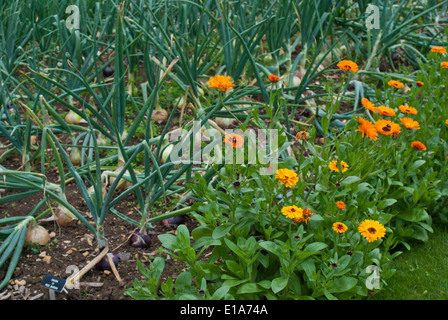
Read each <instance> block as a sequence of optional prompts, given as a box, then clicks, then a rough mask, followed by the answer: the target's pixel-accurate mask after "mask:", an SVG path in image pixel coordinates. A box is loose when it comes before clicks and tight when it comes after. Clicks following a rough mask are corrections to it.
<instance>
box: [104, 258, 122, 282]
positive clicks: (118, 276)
mask: <svg viewBox="0 0 448 320" xmlns="http://www.w3.org/2000/svg"><path fill="white" fill-rule="evenodd" d="M107 260H109V264H110V266H111V268H112V272H113V273H114V275H115V278H117V280H118V283H119V284H120V286H123V285H124V282H123V280H121V277H120V275H119V274H118V271H117V268H116V267H115V263H114V261H113V260H112V254H111V253H108V254H107Z"/></svg>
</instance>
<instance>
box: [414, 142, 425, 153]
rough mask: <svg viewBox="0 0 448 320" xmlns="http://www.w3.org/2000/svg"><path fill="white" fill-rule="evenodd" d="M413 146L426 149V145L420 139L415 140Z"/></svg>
mask: <svg viewBox="0 0 448 320" xmlns="http://www.w3.org/2000/svg"><path fill="white" fill-rule="evenodd" d="M411 147H412V148H414V149H417V150H423V151H425V150H426V147H425V145H424V144H423V143H421V142H420V141H414V142H412V143H411Z"/></svg>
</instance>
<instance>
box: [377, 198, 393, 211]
mask: <svg viewBox="0 0 448 320" xmlns="http://www.w3.org/2000/svg"><path fill="white" fill-rule="evenodd" d="M395 202H397V200H396V199H384V200H381V201H380V202H379V203H378V206H377V207H378V209H379V210H382V209H384V208H386V207H389V206H391V205H393V204H394V203H395Z"/></svg>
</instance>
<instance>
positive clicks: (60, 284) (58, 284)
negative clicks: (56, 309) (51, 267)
mask: <svg viewBox="0 0 448 320" xmlns="http://www.w3.org/2000/svg"><path fill="white" fill-rule="evenodd" d="M65 282H67V280H65V279H62V278H59V277H56V276H53V275H51V274H49V273H47V274H46V275H45V277H44V279H43V280H42V282H41V283H40V285H41V286H43V287H45V288H47V289H51V290H54V291H57V292H62V290H64V286H65Z"/></svg>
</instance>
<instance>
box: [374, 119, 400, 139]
mask: <svg viewBox="0 0 448 320" xmlns="http://www.w3.org/2000/svg"><path fill="white" fill-rule="evenodd" d="M375 128H376V130H377V131H378V132H379V133H381V134H384V135H387V136H392V135H394V134H398V133H400V132H401V128H400V125H399V124H397V123H395V122H392V121H389V120H384V119H381V120H378V121H377V122H375Z"/></svg>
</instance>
